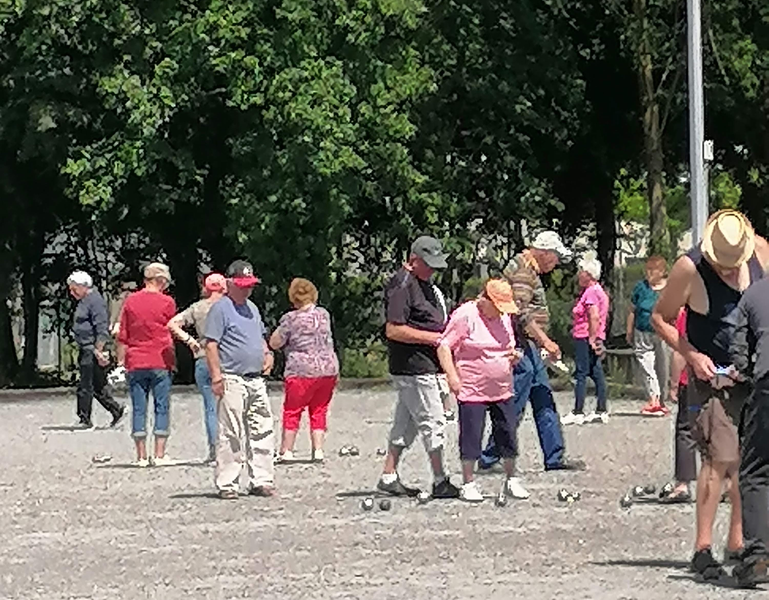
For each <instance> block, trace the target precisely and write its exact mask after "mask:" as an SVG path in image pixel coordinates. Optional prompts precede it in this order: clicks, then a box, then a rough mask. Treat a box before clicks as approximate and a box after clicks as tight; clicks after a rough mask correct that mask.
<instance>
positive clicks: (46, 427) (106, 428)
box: [40, 425, 119, 433]
mask: <svg viewBox="0 0 769 600" xmlns="http://www.w3.org/2000/svg"><path fill="white" fill-rule="evenodd" d="M110 430H112V427H109V426H108V425H103V426H100V427H94V428H93V429H83V428H82V427H80V426H78V425H43V426H42V427H41V428H40V431H68V432H71V433H90V432H92V431H110ZM115 431H119V430H118V429H115Z"/></svg>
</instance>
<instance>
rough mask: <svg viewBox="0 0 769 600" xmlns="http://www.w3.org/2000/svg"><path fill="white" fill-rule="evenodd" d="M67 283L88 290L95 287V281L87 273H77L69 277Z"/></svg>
mask: <svg viewBox="0 0 769 600" xmlns="http://www.w3.org/2000/svg"><path fill="white" fill-rule="evenodd" d="M67 283H68V284H71V285H82V286H85V287H87V288H90V287H93V279H91V276H90V275H89V274H88V273H86V272H85V271H75V272H73V273H72V275H70V276H69V277H67Z"/></svg>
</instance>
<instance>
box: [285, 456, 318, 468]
mask: <svg viewBox="0 0 769 600" xmlns="http://www.w3.org/2000/svg"><path fill="white" fill-rule="evenodd" d="M315 464H318V463H316V462H315V461H314V460H312V459H311V458H294V459H293V460H287V461H285V462H279V463H275V466H276V467H290V466H292V465H315Z"/></svg>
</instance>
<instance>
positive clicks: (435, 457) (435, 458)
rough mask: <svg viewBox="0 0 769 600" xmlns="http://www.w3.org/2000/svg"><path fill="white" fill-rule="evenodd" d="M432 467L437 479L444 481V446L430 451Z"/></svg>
mask: <svg viewBox="0 0 769 600" xmlns="http://www.w3.org/2000/svg"><path fill="white" fill-rule="evenodd" d="M429 456H430V467H432V470H433V477H435V481H443V480H444V479H445V478H446V472H445V471H444V470H443V448H438V449H437V450H433V451H432V452H430V453H429Z"/></svg>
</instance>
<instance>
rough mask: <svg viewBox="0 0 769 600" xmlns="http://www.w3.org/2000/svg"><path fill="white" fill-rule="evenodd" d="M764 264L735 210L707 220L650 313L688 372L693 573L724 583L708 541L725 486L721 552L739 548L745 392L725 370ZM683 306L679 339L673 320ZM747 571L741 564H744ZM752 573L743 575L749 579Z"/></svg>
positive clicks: (765, 250) (767, 256) (767, 258)
mask: <svg viewBox="0 0 769 600" xmlns="http://www.w3.org/2000/svg"><path fill="white" fill-rule="evenodd" d="M767 264H769V245H767V243H766V240H764V239H763V238H759V237H758V236H756V234H755V232H754V231H753V227H752V226H751V224H750V222H749V221H748V219H747V218H746V217H745V216H744V215H743V214H741V213H739V212H737V211H734V210H721V211H719V212H717V213H715V214H713V215H712V216H711V217H710V219H708V222H707V223H706V225H705V230H704V232H703V237H702V242H701V243H700V244H699V245H698V246H697V247H695V248H693V249H692V250H690V251H689V252H688V253H687V254H686V255H684V256H682V257H681V258H679V259H678V260H677V261H676V262H675V264H674V265H673V268H672V269H671V271H670V276H669V277H668V283H667V285H666V286H665V288H664V289H663V290H662V292H661V293H660V297H659V299H658V301H657V304H656V305H655V307H654V310H653V312H652V326H653V327H654V329H655V330H656V331H657V333H658V334H659V336H660V337H661V338H662V339H663V340H665V342H666V343H667V344H668V345H669V346H670V347H671V348H672V349H673V350H675V351H677V352H679V353H680V354H681V355H682V356H683V357H684V359H685V360H686V363H687V365H688V369H689V382H688V386H687V404H688V408H689V411H688V412H689V415H690V419H692V432H693V436H694V439H695V440H696V442H697V445H698V447H699V449H700V454H701V456H702V465H701V468H700V473H699V475H698V478H697V498H696V503H697V504H696V514H697V537H696V541H695V548H694V556H693V558H692V569H693V570H694V572H695V573H697V574H699V575H700V576H701V577H703V578H704V579H718V578H721V577H723V576H724V570H723V567H722V566H721V564H720V563H719V562H718V561H717V560H716V559H715V558H714V557H713V554H712V550H711V547H712V538H713V523H714V521H715V516H716V512H717V510H718V504H719V502H720V499H721V493H722V487H723V485H724V482H725V480H727V479H730V480H731V484H732V485H731V487H730V491H729V499H730V502H731V510H732V514H731V521H730V526H729V537H728V540H727V550H729V551H731V552H738V551H740V549H741V548H742V546H743V531H742V509H741V503H740V492H739V486H738V481H737V475H738V468H739V464H740V443H739V439H738V429H737V426H738V423H739V419H740V413H741V411H742V409H743V405H744V403H745V399H746V398H747V395H748V392H749V389H748V386H747V385H746V384H744V383H735V382H734V381H733V380H732V379H731V378H730V377H728V376H725V373H726V372H727V369H728V366H729V364H730V363H731V356H730V354H729V347H730V344H731V342H732V338H733V336H734V329H735V325H734V318H735V316H736V315H735V314H734V313H735V309H736V308H737V305H738V302H739V301H740V298H741V297H742V295H743V293H744V292H745V290H746V289H748V286H750V285H751V284H752V283H754V282H755V281H758V280H759V279H761V278H762V277H763V275H764V269H765V267H766V265H767ZM683 307H686V313H687V314H686V336H685V337H684V336H681V335H679V333H678V330H677V329H676V327H675V320H676V318H677V317H678V313H679V311H680V310H681V308H683ZM746 564H747V563H746ZM750 573H752V567H746V568H745V570H744V572H742V579H743V581H746V580H749V579H750Z"/></svg>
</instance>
